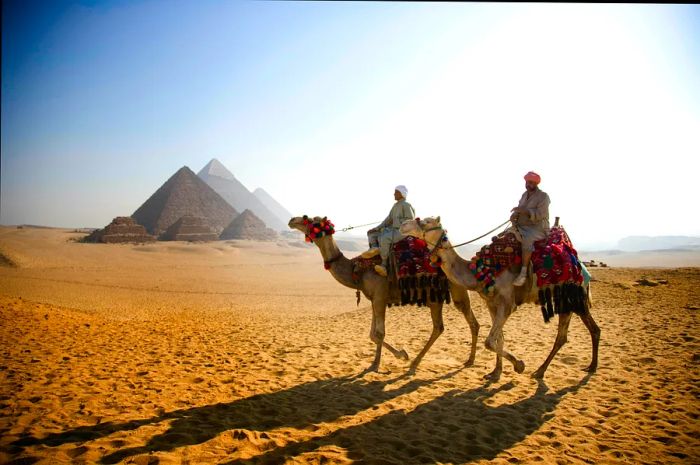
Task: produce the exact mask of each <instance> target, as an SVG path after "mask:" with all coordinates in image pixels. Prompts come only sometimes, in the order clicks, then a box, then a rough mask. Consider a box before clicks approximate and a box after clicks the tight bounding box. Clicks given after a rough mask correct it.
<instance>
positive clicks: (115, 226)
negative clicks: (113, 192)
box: [83, 216, 156, 244]
mask: <svg viewBox="0 0 700 465" xmlns="http://www.w3.org/2000/svg"><path fill="white" fill-rule="evenodd" d="M155 240H156V238H155V237H153V236H151V235H150V234H148V232H146V228H144V227H143V226H141V225H140V224H138V223H136V221H135V220H134V219H133V218H131V217H129V216H118V217H116V218H114V219H113V220H112V222H111V223H109V224H108V225H107V226H105V228H104V229H97V230H95V231H93V232H92V233H90V235H89V236H87V237H85V238H84V239H83V242H102V243H106V244H118V243H125V242H154V241H155Z"/></svg>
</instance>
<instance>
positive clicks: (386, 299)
mask: <svg viewBox="0 0 700 465" xmlns="http://www.w3.org/2000/svg"><path fill="white" fill-rule="evenodd" d="M322 221H324V218H321V217H318V216H317V217H314V218H310V217H294V218H292V219H290V220H289V227H290V228H291V229H296V230H298V231H301V232H302V233H304V234H305V235H306V237H307V238H309V236H310V228H313V227H314V226H315V225H319V224H320V223H321V222H322ZM310 240H312V242H313V243H314V244H315V245H316V247H318V249H319V251H320V252H321V256H322V257H323V263H324V266H325V268H326V269H327V270H328V271H330V273H331V276H333V278H335V280H336V281H338V282H339V283H340V284H342V285H343V286H346V287H349V288H350V289H355V290H359V291H362V293H363V294H364V295H365V297H366V298H367V299H368V300H369V301H370V302H372V325H371V328H370V333H369V337H370V339H371V340H372V342H374V343H375V344H376V345H377V349H376V352H375V356H374V361H373V362H372V364H371V365H370V366H369V368H367V371H377V370H378V369H379V362H380V359H381V355H382V347H386V349H387V350H388V351H389V352H391V353H392V354H393V355H394V356H395V357H397V358H400V359H403V360H408V354H407V353H406V351H405V350H397V349H395V348H394V347H393V346H392V345H391V344H389V343H388V342H386V341H384V320H385V314H386V306H387V304H388V303H390V302H392V301H396V299H395V297H396V295H395V294H393V293H398V292H399V291H398V290H397V289H395V288H392V287H390V286H389V280H388V279H386V278H384V277H381V276H379V275H378V274H376V273H375V272H374V271H372V270H370V271H367V272H365V273H363V274H362V275H360V276H359V279H358V280H357V281H355V280H354V279H353V263H352V262H351V260H349V259H348V258H346V257H345V256H344V255H343V253H342V252H341V251H340V249H339V248H338V244H337V243H336V242H335V239H333V236H332V233H330V234H325V235H321V237H318V236H316V237H315V238H313V239H310ZM450 288H451V295H452V300H453V302H454V305H455V307H457V309H459V311H460V312H462V314H463V315H464V317H465V319H466V320H467V324H469V329H470V330H471V335H472V341H471V352H470V355H469V358H468V359H467V361H466V362H465V366H471V365H472V364H473V363H474V358H475V355H476V342H477V338H478V335H479V323H478V322H477V321H476V318H475V317H474V313H473V312H472V309H471V303H470V301H469V294H468V292H467V290H466V289H465V288H464V287H462V286H459V285H453V286H450ZM358 298H359V297H358ZM428 307H429V308H430V317H431V318H432V320H433V330H432V333H431V334H430V338H429V339H428V342H427V343H426V344H425V346H424V347H423V349H422V350H421V351H420V353H419V354H418V356H416V358H415V360H413V362H412V363H411V367H410V370H409V372H410V373H413V372H415V370H416V368H417V367H418V365H419V364H420V362H421V360H422V359H423V357H424V356H425V354H426V353H427V352H428V350H429V349H430V347H431V346H432V345H433V343H434V342H435V341H436V340H437V338H438V337H439V336H440V335H441V334H442V333H443V331H444V330H445V328H444V325H443V319H442V303H441V302H429V303H428Z"/></svg>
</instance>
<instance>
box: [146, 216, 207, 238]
mask: <svg viewBox="0 0 700 465" xmlns="http://www.w3.org/2000/svg"><path fill="white" fill-rule="evenodd" d="M158 239H160V240H161V241H190V242H192V241H215V240H218V239H219V235H218V234H217V233H216V232H214V230H212V229H211V228H210V227H209V225H208V224H207V222H206V220H205V219H204V218H200V217H198V216H192V215H185V216H183V217H182V218H180V219H179V220H177V221H176V222H174V223H173V224H172V225H170V227H169V228H168V229H167V230H166V231H165V232H164V233H163V234H161V235H160V237H159V238H158Z"/></svg>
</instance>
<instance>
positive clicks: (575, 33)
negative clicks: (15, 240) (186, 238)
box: [0, 0, 700, 248]
mask: <svg viewBox="0 0 700 465" xmlns="http://www.w3.org/2000/svg"><path fill="white" fill-rule="evenodd" d="M2 21H3V24H2V26H3V27H2V34H3V37H2V39H3V45H2V47H3V49H2V160H1V169H2V171H1V174H0V176H1V182H2V185H1V194H2V197H1V199H0V200H1V202H0V223H1V224H10V225H12V224H23V223H28V224H41V225H49V226H61V227H103V226H104V225H106V224H108V223H109V222H110V221H111V219H112V218H114V217H116V216H123V215H130V214H131V213H133V212H134V211H135V210H136V209H137V208H138V207H139V206H140V205H141V204H142V203H143V202H144V201H145V200H146V199H147V198H148V197H149V196H150V195H151V194H152V193H153V192H155V190H156V189H157V188H158V187H160V186H161V185H162V184H163V183H164V182H165V181H166V180H167V179H168V178H169V177H170V176H171V175H172V174H173V173H174V172H175V171H176V170H177V169H179V168H180V167H181V166H183V165H187V166H189V167H190V168H191V169H192V170H193V171H195V172H198V171H199V170H200V169H201V168H202V167H203V166H204V165H205V164H206V163H207V162H208V161H209V160H210V159H211V158H218V159H219V160H220V161H221V162H222V163H223V164H224V165H226V166H227V167H228V168H229V170H231V171H232V172H233V173H234V175H235V176H236V177H237V178H238V179H239V180H240V181H241V182H242V183H243V184H244V185H245V186H246V187H248V188H249V189H250V190H253V189H255V188H256V187H262V188H264V189H265V190H266V191H267V192H269V193H270V194H271V195H272V196H273V197H274V198H276V199H277V200H278V201H279V202H281V203H282V204H283V205H284V206H285V207H286V208H287V209H288V210H290V211H291V212H292V213H294V214H305V213H306V214H309V215H321V216H324V215H325V216H328V217H329V218H331V219H332V220H333V221H334V223H335V224H336V227H337V228H342V227H345V226H349V225H355V224H361V223H369V222H371V221H379V220H381V219H383V218H384V217H385V216H386V215H387V213H388V211H389V209H390V208H391V205H392V203H393V191H394V186H395V185H397V184H405V185H406V186H407V187H408V190H409V194H408V201H409V202H410V203H412V204H413V206H414V207H415V209H416V213H417V215H418V216H421V217H427V216H437V215H440V216H441V218H442V222H443V225H444V226H445V227H446V228H447V229H448V230H449V232H450V238H451V239H452V240H453V242H461V241H465V240H468V239H471V238H473V237H475V236H478V235H480V234H482V233H484V232H486V231H488V230H489V229H491V228H493V227H494V226H496V225H497V224H499V223H501V222H503V221H505V220H506V219H507V218H508V215H509V211H510V209H511V208H512V207H513V206H515V205H516V204H517V201H518V199H519V198H520V195H521V194H522V192H523V190H524V181H523V179H522V176H523V175H524V174H525V173H526V172H527V171H529V170H533V171H536V172H538V173H540V174H541V176H542V184H541V188H542V190H544V191H545V192H547V193H549V195H550V197H551V200H552V204H551V207H550V214H551V217H552V221H553V220H554V217H555V216H560V217H561V221H562V224H563V225H564V226H565V227H566V229H567V231H568V233H569V235H570V236H571V238H572V240H573V241H574V244H575V245H578V246H579V248H580V247H582V246H590V247H595V246H599V245H614V244H615V243H616V242H617V240H618V239H620V238H622V237H625V236H628V235H696V236H697V235H700V219H699V218H698V217H697V212H698V207H697V202H698V200H699V197H700V196H698V194H697V193H696V192H697V191H696V185H697V184H698V180H697V177H698V164H699V163H698V161H697V159H698V156H699V155H700V6H698V5H604V4H598V5H586V4H563V5H562V4H524V5H518V4H479V3H466V4H460V3H441V4H428V3H371V2H367V3H359V2H358V3H350V2H339V3H330V2H329V3H326V2H298V3H297V2H235V1H213V0H210V1H206V0H204V1H194V0H191V1H171V0H169V1H104V2H98V1H82V2H61V1H47V2H29V1H4V2H3V19H2ZM366 229H367V228H363V229H362V230H360V231H359V233H360V234H362V233H364V231H365V230H366Z"/></svg>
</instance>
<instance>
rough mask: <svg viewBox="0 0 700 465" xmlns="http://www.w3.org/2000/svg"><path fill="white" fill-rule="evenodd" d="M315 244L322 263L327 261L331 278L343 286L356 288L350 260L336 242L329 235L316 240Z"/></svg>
mask: <svg viewBox="0 0 700 465" xmlns="http://www.w3.org/2000/svg"><path fill="white" fill-rule="evenodd" d="M315 243H316V245H317V246H318V249H319V250H320V251H321V256H322V257H323V261H324V263H328V264H329V266H330V268H328V271H329V272H330V273H331V275H332V276H333V278H335V280H336V281H338V282H339V283H340V284H342V285H343V286H346V287H349V288H351V289H357V288H358V287H357V284H356V283H355V282H354V281H353V279H352V262H351V261H350V260H349V259H348V258H346V257H345V256H344V255H343V253H342V252H341V251H340V249H339V248H338V244H337V243H336V242H335V239H333V238H332V237H330V236H327V237H325V238H323V239H322V240H316V241H315Z"/></svg>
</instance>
